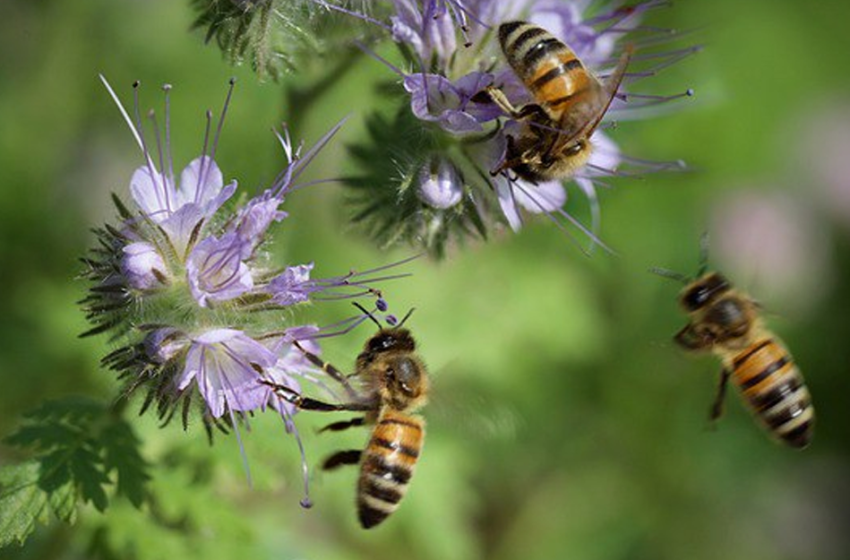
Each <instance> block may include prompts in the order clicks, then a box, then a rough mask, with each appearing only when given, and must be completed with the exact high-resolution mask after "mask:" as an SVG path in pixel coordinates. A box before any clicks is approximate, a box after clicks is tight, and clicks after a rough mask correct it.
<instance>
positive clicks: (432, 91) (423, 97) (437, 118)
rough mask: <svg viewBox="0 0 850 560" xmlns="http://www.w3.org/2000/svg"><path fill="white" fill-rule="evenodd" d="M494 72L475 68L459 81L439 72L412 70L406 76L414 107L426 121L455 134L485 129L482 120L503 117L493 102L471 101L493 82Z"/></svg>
mask: <svg viewBox="0 0 850 560" xmlns="http://www.w3.org/2000/svg"><path fill="white" fill-rule="evenodd" d="M493 79H494V78H493V76H492V75H490V74H485V73H482V72H473V73H472V74H467V75H466V76H463V77H462V78H460V79H459V80H458V81H457V82H456V83H452V82H451V81H449V80H448V79H446V78H444V77H442V76H440V75H437V74H424V75H423V74H411V75H409V76H406V77H405V78H404V89H405V90H407V92H408V93H410V109H411V110H412V111H413V114H414V115H416V116H417V117H418V118H420V119H422V120H423V121H428V122H433V123H438V124H439V125H440V126H441V127H442V128H443V130H445V131H446V132H450V133H453V134H464V133H467V132H481V131H482V130H484V127H483V126H482V123H485V122H488V121H492V120H493V119H495V118H497V117H499V116H500V115H501V112H500V111H499V110H498V108H496V107H495V106H493V105H490V104H488V105H481V104H478V103H471V102H470V100H471V98H472V96H474V95H475V94H476V93H479V92H480V91H481V90H483V89H485V88H486V87H487V86H490V85H492V84H493Z"/></svg>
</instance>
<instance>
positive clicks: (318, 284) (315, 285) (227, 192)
mask: <svg viewBox="0 0 850 560" xmlns="http://www.w3.org/2000/svg"><path fill="white" fill-rule="evenodd" d="M104 84H106V82H105V80H104ZM106 86H107V89H108V90H109V93H110V95H112V97H113V98H114V99H115V101H116V103H117V104H118V107H119V110H120V111H121V113H122V115H124V117H125V120H126V121H127V123H128V125H129V126H130V129H131V131H132V133H133V136H134V137H135V139H136V142H137V144H138V145H139V146H140V148H141V150H142V156H143V159H144V162H145V163H144V165H142V166H141V167H140V168H139V169H137V170H136V172H135V173H134V174H133V176H132V179H131V182H130V193H131V198H132V202H133V203H134V204H132V205H128V206H125V205H124V203H122V202H120V201H117V202H116V205H117V207H118V211H119V215H120V216H121V223H120V225H119V226H118V227H113V226H107V227H104V228H102V229H101V230H98V235H99V242H100V247H99V249H98V250H96V251H94V252H93V254H92V255H93V256H92V257H91V258H89V259H86V261H85V262H86V264H87V266H88V270H87V273H88V277H89V278H90V279H91V280H92V281H93V282H94V286H93V287H92V290H91V292H90V294H89V296H88V297H87V298H86V299H85V300H84V306H85V310H86V313H87V315H88V318H89V319H90V320H91V321H92V322H93V323H94V326H93V328H92V329H91V330H90V331H88V333H86V334H96V333H100V332H106V331H114V335H115V337H116V338H126V344H125V345H124V346H122V347H120V348H118V349H117V350H115V351H114V352H112V353H110V354H109V355H108V356H107V357H106V358H104V364H105V365H106V366H107V367H110V368H112V369H114V370H116V371H118V372H120V374H121V376H122V379H124V380H125V382H126V386H125V393H126V394H130V393H132V392H133V391H135V390H137V389H139V388H142V387H144V388H147V391H148V397H147V398H146V401H145V402H146V404H145V405H144V408H147V407H148V405H149V404H151V403H152V402H154V401H155V402H156V403H157V405H156V407H155V408H156V410H157V412H158V413H159V415H160V417H161V418H162V419H163V420H166V421H167V420H168V419H169V418H171V417H172V416H173V415H174V414H175V411H176V409H177V407H178V403H179V402H184V403H187V404H188V402H190V401H191V395H192V394H193V392H194V391H193V385H196V386H197V388H198V393H200V395H201V397H202V401H203V407H202V408H203V418H204V420H205V425H207V427H208V428H209V427H210V426H209V425H210V424H211V423H212V424H215V423H216V422H217V419H219V418H221V417H222V416H223V415H224V414H227V415H228V418H229V420H228V423H229V424H233V423H234V421H235V420H238V416H239V415H241V414H244V413H247V412H249V411H252V410H256V409H258V408H263V407H265V406H266V405H267V404H268V403H269V388H268V387H267V386H265V385H262V384H261V383H260V380H262V379H273V380H275V379H280V380H283V377H282V376H284V375H285V376H289V378H292V379H295V378H298V379H302V380H303V379H309V380H310V381H311V382H313V383H315V384H317V385H319V386H322V385H323V381H322V379H321V377H322V375H323V372H318V373H317V372H316V371H315V368H314V367H313V366H311V365H310V364H309V362H307V361H306V360H305V359H304V358H303V356H302V355H300V354H299V352H300V351H298V350H297V348H295V347H294V346H293V345H292V340H294V338H292V337H297V336H303V337H311V338H312V337H313V336H315V334H316V333H315V332H314V331H315V327H304V328H303V329H301V330H299V328H300V327H298V326H297V325H293V324H291V314H289V313H287V312H286V311H287V310H288V308H291V307H292V306H294V305H297V304H302V303H306V302H309V301H318V300H317V298H315V296H316V295H317V294H325V295H326V296H327V298H326V299H342V298H351V297H362V296H366V297H369V298H372V297H374V296H375V294H378V293H379V292H378V290H377V289H375V288H373V287H372V285H371V284H372V283H373V282H380V281H384V280H387V279H392V278H396V277H398V275H395V276H383V277H381V276H377V277H376V276H374V275H373V274H372V273H373V272H375V271H367V272H366V273H362V274H359V273H356V272H350V273H348V274H344V275H341V276H335V277H330V278H325V279H318V280H314V279H311V278H310V273H311V270H312V268H313V264H312V263H310V264H306V265H295V266H279V265H277V266H272V264H271V263H270V262H268V261H269V259H268V255H266V254H265V253H263V252H262V251H260V248H261V247H262V246H263V244H264V243H265V241H266V239H267V237H268V230H269V228H270V227H271V226H272V224H275V223H277V222H280V221H281V220H283V218H285V217H286V215H287V214H286V212H284V211H283V210H281V209H280V206H281V205H282V204H283V202H284V198H285V196H286V195H287V194H288V193H289V192H290V191H291V190H292V189H293V187H295V186H296V181H297V180H298V179H299V177H300V175H301V173H303V171H304V169H305V168H306V166H307V165H308V164H309V163H310V162H311V161H312V160H313V159H314V158H315V157H316V156H317V154H318V153H319V151H320V150H321V148H322V147H323V146H325V145H326V144H327V142H328V141H329V140H330V139H331V137H332V136H333V135H334V134H336V132H337V131H338V130H339V128H340V126H341V125H342V123H340V124H338V125H337V126H335V127H333V128H332V129H331V130H330V131H329V132H328V133H327V134H326V135H325V136H323V137H322V138H320V139H319V141H318V142H317V143H316V144H315V145H314V146H313V147H312V148H310V149H309V150H306V151H305V153H303V154H302V148H301V146H300V145H293V143H292V142H291V140H290V138H289V135H288V132H287V131H286V130H285V129H284V130H283V132H282V133H280V134H277V138H278V140H279V141H280V143H281V146H282V148H283V151H284V155H285V158H286V162H285V166H284V168H283V170H281V172H280V173H279V174H278V176H277V177H276V179H275V180H274V181H273V182H272V184H271V185H270V186H269V187H268V188H267V189H265V190H263V191H262V192H261V193H260V194H259V195H257V196H255V197H253V198H250V199H248V200H247V202H246V203H245V204H244V205H242V206H241V207H239V208H236V209H227V208H225V207H224V206H223V204H224V202H226V201H227V200H228V199H230V198H231V197H232V196H233V194H234V192H235V189H236V181H231V182H230V183H229V184H228V185H226V186H225V185H224V181H223V175H222V172H221V170H220V169H219V168H218V166H217V165H216V163H215V160H214V154H215V151H216V149H217V144H218V138H219V134H218V131H220V130H221V129H222V127H223V122H224V115H225V113H226V112H227V106H228V103H229V99H230V94H231V93H232V85H231V90H230V92H229V93H228V98H227V101H226V102H225V104H224V108H223V109H222V117H221V120H220V121H219V124H218V127H217V132H216V133H215V134H214V135H212V134H210V129H211V128H212V127H211V119H212V117H211V114H209V113H208V115H207V125H208V130H207V134H206V137H207V138H213V141H212V143H211V144H205V146H204V149H203V152H202V155H201V156H200V157H198V158H196V159H195V160H193V161H192V163H190V164H189V165H188V166H187V167H186V169H184V170H183V172H182V174H181V176H180V181H179V184H178V183H177V182H175V180H174V174H173V173H172V172H171V171H170V169H171V154H170V153H168V152H169V148H170V139H171V131H170V128H169V123H170V115H169V108H170V101H169V99H170V98H169V95H170V89H171V88H170V87H167V88H165V90H166V94H165V95H166V97H165V101H166V102H165V106H166V111H165V124H166V126H165V128H164V131H165V134H164V138H165V143H164V145H156V146H155V149H152V150H149V144H148V143H147V142H145V141H144V138H143V134H142V127H141V123H140V122H135V123H134V122H133V121H132V120H131V119H130V117H129V116H128V114H127V112H126V111H125V110H124V107H123V106H122V105H121V104H120V102H118V98H117V96H116V95H115V93H114V92H113V91H112V89H111V88H110V87H109V85H108V84H106ZM137 103H138V101H137ZM134 114H137V115H138V114H141V111H140V110H139V108H138V106H136V108H135V111H134ZM156 139H157V142H159V141H160V136H159V135H157V136H156ZM152 154H156V155H157V158H156V159H157V160H158V161H159V166H158V167H159V168H157V167H156V166H155V165H154V158H153V156H152ZM160 154H161V155H160ZM163 169H164V171H162V170H163ZM376 270H381V269H376ZM260 312H262V313H260ZM274 313H277V314H278V316H274V315H272V314H274ZM270 319H271V320H270ZM305 329H306V330H305ZM281 332H283V333H284V334H281ZM287 333H288V334H287ZM323 336H328V334H327V333H324V334H323ZM287 337H289V338H287ZM283 339H285V340H286V343H284V342H282V340H283ZM304 346H305V348H306V347H309V348H310V349H311V350H312V351H315V352H318V346H317V345H315V344H314V343H312V342H306V341H305V342H304ZM195 381H197V383H196V384H195V383H193V382H195ZM291 385H292V386H293V387H294V388H295V389H298V386H297V384H295V383H294V382H293V383H292V384H291ZM184 397H185V400H183V398H184ZM278 405H280V406H282V404H281V403H278ZM187 410H188V409H187ZM293 412H294V411H293V410H289V411H288V415H289V417H291V416H292V413H293ZM233 425H235V424H233ZM287 426H288V427H290V428H291V426H290V425H289V424H287Z"/></svg>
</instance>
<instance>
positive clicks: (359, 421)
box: [265, 306, 428, 529]
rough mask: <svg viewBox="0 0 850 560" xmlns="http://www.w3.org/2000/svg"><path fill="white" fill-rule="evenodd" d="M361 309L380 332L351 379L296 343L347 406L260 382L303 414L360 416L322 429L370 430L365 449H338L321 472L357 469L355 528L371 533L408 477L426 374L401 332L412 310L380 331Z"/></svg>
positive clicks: (420, 428) (421, 429) (418, 443)
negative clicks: (338, 386)
mask: <svg viewBox="0 0 850 560" xmlns="http://www.w3.org/2000/svg"><path fill="white" fill-rule="evenodd" d="M358 307H359V306H358ZM361 310H363V311H364V312H365V313H366V315H367V316H368V317H369V318H371V319H372V320H373V321H375V323H377V324H378V329H379V330H378V332H377V333H376V334H375V335H373V336H372V337H371V338H369V340H367V341H366V344H365V345H364V347H363V351H362V352H361V353H360V354H359V355H358V356H357V360H356V365H355V372H354V374H352V375H351V376H346V375H344V374H342V372H340V370H338V369H337V368H335V367H334V366H333V365H331V364H329V363H327V362H325V361H324V360H322V359H321V358H320V357H319V356H317V355H315V354H312V353H310V352H308V351H307V350H304V349H303V348H302V347H301V346H300V345H299V344H298V343H297V342H296V343H295V345H296V346H297V347H298V348H299V350H301V352H303V353H304V356H305V357H306V358H307V359H308V360H310V362H312V363H313V364H314V365H316V366H318V367H320V368H322V369H323V370H324V371H325V372H327V373H328V375H330V376H331V377H332V378H334V379H336V380H337V381H339V382H340V383H342V384H343V386H344V387H345V388H346V391H347V392H348V394H349V396H350V397H351V402H348V403H340V404H333V403H327V402H322V401H318V400H315V399H311V398H309V397H304V396H301V395H299V394H298V393H295V392H294V391H292V390H291V389H289V388H287V387H285V386H282V385H276V384H274V383H271V382H265V383H266V384H267V385H269V386H271V387H272V388H273V389H274V390H275V392H276V393H277V394H278V395H279V396H280V397H282V398H284V399H285V400H287V401H289V402H290V403H292V404H294V405H295V406H297V407H298V408H300V409H303V410H317V411H324V412H333V411H357V412H364V413H365V414H364V415H363V416H360V417H356V418H352V419H350V420H344V421H340V422H334V423H332V424H329V425H328V426H325V427H324V428H322V431H341V430H345V429H347V428H351V427H354V426H363V425H368V426H372V435H371V436H370V438H369V442H368V443H367V444H366V448H365V449H363V450H359V449H350V450H344V451H338V452H336V453H334V454H333V455H331V456H330V457H328V458H327V459H326V460H325V461H324V463H323V464H322V469H323V470H332V469H335V468H337V467H340V466H343V465H357V464H359V465H360V477H359V478H358V481H357V515H358V518H359V520H360V525H361V526H363V528H364V529H370V528H372V527H374V526H376V525H378V524H379V523H381V522H382V521H383V520H384V519H386V518H387V517H388V516H389V515H390V514H392V513H393V512H394V511H395V510H396V509H397V508H398V504H399V502H400V501H401V499H402V497H404V494H405V492H406V491H407V485H408V484H409V483H410V478H411V477H412V476H413V471H414V468H415V467H416V462H417V460H418V458H419V454H420V452H421V451H422V445H423V442H424V436H425V420H424V419H423V418H422V417H421V416H418V415H416V414H414V413H415V412H416V411H417V410H418V409H420V408H421V407H422V406H424V405H425V404H426V402H427V398H428V374H427V371H426V369H425V364H424V363H423V362H422V359H421V358H419V356H418V355H417V354H416V342H415V341H414V339H413V336H412V335H411V334H410V331H409V330H408V329H405V328H402V326H403V325H404V322H405V321H406V320H407V318H408V317H410V314H411V313H412V312H413V310H412V309H411V310H410V312H408V313H407V315H406V316H405V317H404V319H402V321H401V323H399V324H398V326H395V327H382V326H381V324H380V323H379V322H378V321H377V319H375V318H374V316H372V315H371V314H370V313H369V312H368V311H366V310H365V309H362V308H361ZM347 377H356V378H359V380H360V381H361V382H362V383H363V387H364V388H363V390H362V391H357V390H355V389H353V388H352V387H351V385H350V384H349V383H348V381H347Z"/></svg>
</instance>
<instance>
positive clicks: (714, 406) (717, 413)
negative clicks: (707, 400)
mask: <svg viewBox="0 0 850 560" xmlns="http://www.w3.org/2000/svg"><path fill="white" fill-rule="evenodd" d="M731 375H732V372H731V371H730V370H728V369H727V368H723V371H721V372H720V383H719V384H718V385H717V396H716V397H714V402H713V403H711V411H710V412H709V416H708V419H709V421H710V422H711V426H712V428H714V427H715V425H716V424H717V420H719V419H720V417H721V416H723V401H724V399H725V398H726V386H727V385H729V377H730V376H731Z"/></svg>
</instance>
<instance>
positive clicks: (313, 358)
mask: <svg viewBox="0 0 850 560" xmlns="http://www.w3.org/2000/svg"><path fill="white" fill-rule="evenodd" d="M292 344H293V345H294V346H295V347H296V348H298V350H300V351H301V353H302V354H304V357H305V358H307V359H308V360H309V361H310V363H312V364H313V365H314V366H316V367H318V368H321V369H322V371H324V372H325V373H327V374H328V375H330V376H331V377H332V378H333V379H334V380H335V381H336V382H337V383H339V384H340V385H342V386H343V388H344V389H345V392H346V393H348V396H349V397H357V391H355V390H354V388H353V387H352V386H351V384H350V383H349V382H348V377H350V376H346V375H345V374H343V373H342V372H341V371H339V370H338V369H337V368H336V367H334V366H333V365H332V364H329V363H328V362H326V361H324V360H323V359H321V358H320V357H318V356H317V355H315V354H313V353H312V352H309V351H307V350H305V349H304V347H303V346H301V345H300V344H299V343H298V341H297V340H295V341H293V343H292Z"/></svg>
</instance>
